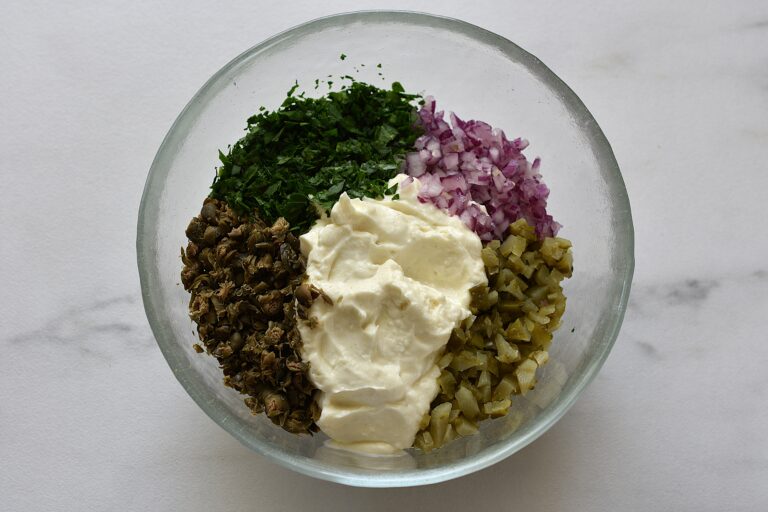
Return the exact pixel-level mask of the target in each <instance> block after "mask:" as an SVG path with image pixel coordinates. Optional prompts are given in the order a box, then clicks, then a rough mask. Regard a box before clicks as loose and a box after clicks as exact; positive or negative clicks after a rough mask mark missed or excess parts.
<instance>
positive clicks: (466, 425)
mask: <svg viewBox="0 0 768 512" xmlns="http://www.w3.org/2000/svg"><path fill="white" fill-rule="evenodd" d="M453 429H454V430H455V431H456V433H457V434H459V435H460V436H463V437H465V436H471V435H474V434H477V425H475V424H474V423H473V422H472V421H469V420H468V419H466V418H463V417H461V416H459V417H458V418H456V419H455V420H454V422H453Z"/></svg>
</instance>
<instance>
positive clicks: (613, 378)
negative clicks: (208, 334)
mask: <svg viewBox="0 0 768 512" xmlns="http://www.w3.org/2000/svg"><path fill="white" fill-rule="evenodd" d="M155 4H157V3H156V2H143V1H138V2H115V1H109V0H108V1H104V2H82V1H73V2H44V1H23V2H22V1H11V2H8V1H5V2H3V3H2V6H0V19H1V20H2V29H0V62H1V63H2V71H0V113H1V114H2V120H1V121H0V169H2V181H0V190H2V192H3V194H2V200H0V262H2V264H3V272H2V282H3V285H2V286H0V306H2V307H1V308H0V349H1V353H0V510H3V511H6V510H7V511H25V512H27V511H44V510H45V511H49V510H78V511H80V510H116V511H117V510H119V511H125V510H187V511H194V510H217V511H228V510H233V511H234V510H264V511H266V510H274V511H277V510H318V511H323V510H329V511H330V510H333V511H342V510H363V509H366V510H397V509H399V510H431V509H433V508H435V506H439V507H440V509H441V510H467V509H471V508H475V507H476V505H477V504H481V505H482V506H477V507H476V508H478V509H480V508H481V509H484V510H512V509H515V510H545V511H555V510H564V511H573V510H604V511H616V510H633V511H634V510H637V511H650V510H658V511H666V510H678V511H680V510H691V511H697V512H698V511H709V510H711V511H720V510H728V511H760V510H768V339H767V338H768V337H767V336H766V329H765V326H764V324H763V323H762V322H764V321H766V317H767V316H768V263H766V253H768V234H767V233H768V228H766V224H765V223H766V220H765V219H766V215H765V197H766V190H768V164H767V163H766V162H768V3H766V2H765V1H761V0H751V1H747V0H745V1H741V2H726V1H710V2H700V1H694V0H685V1H679V2H674V3H672V2H666V1H658V0H652V1H645V2H615V1H609V0H600V1H595V2H590V4H589V7H588V8H587V7H577V6H576V5H575V4H576V3H575V2H566V1H562V0H560V1H554V2H494V1H488V0H475V1H474V2H469V3H468V2H459V1H454V0H443V1H442V2H439V3H438V2H435V3H427V2H404V1H390V2H381V1H379V2H376V1H359V0H358V1H351V0H346V1H339V0H328V1H326V2H310V1H305V0H294V1H292V2H282V3H278V2H256V1H239V2H233V3H228V4H227V6H226V7H224V6H222V7H218V8H214V7H212V6H209V5H206V4H205V3H203V2H197V1H192V2H190V1H186V2H181V1H173V2H164V6H162V7H160V6H157V5H155ZM670 5H671V6H670ZM384 7H389V8H401V9H407V8H410V9H421V10H429V11H432V12H436V13H441V14H446V15H450V16H455V17H460V18H463V19H466V20H467V21H470V22H473V23H476V24H478V25H481V26H483V27H486V28H488V29H490V30H493V31H495V32H498V33H500V34H502V35H504V36H506V37H508V38H510V39H512V40H513V41H515V42H517V43H518V44H520V45H521V46H522V47H524V48H526V49H528V50H529V51H531V52H533V53H534V54H535V55H537V56H538V57H539V58H541V59H542V60H543V61H544V62H545V63H546V64H548V65H549V66H550V67H551V68H552V69H553V70H555V72H556V73H558V74H559V75H560V76H561V77H563V79H564V80H565V81H566V82H568V83H569V84H570V85H571V87H572V88H573V89H574V90H575V91H576V92H577V93H578V94H579V95H580V96H581V98H582V99H583V100H584V102H585V103H586V104H587V106H588V107H589V108H590V109H591V111H592V112H593V114H594V115H595V117H596V118H597V120H598V122H599V123H600V124H601V126H602V128H603V129H604V131H605V132H606V134H607V136H608V138H609V140H610V141H611V142H612V144H613V147H614V150H615V152H616V155H617V158H618V161H619V163H620V165H621V167H622V170H623V172H624V176H625V179H626V182H627V188H628V190H629V195H630V199H631V202H632V208H633V214H634V219H635V229H636V236H637V251H636V254H637V269H636V274H635V284H634V287H633V292H632V297H631V304H630V308H629V311H628V313H627V318H626V321H625V324H624V328H623V329H622V332H621V334H620V336H619V340H618V342H617V344H616V347H615V349H614V350H613V352H612V354H611V356H610V358H609V359H608V361H607V363H606V365H605V367H604V368H603V370H602V372H601V373H600V375H599V376H598V378H597V379H596V380H595V381H594V382H593V383H592V384H591V386H590V387H589V388H588V390H587V391H586V392H585V394H584V395H583V397H582V398H581V399H580V400H579V402H578V403H577V404H576V405H575V406H574V407H573V409H571V411H570V412H569V413H568V414H567V415H566V416H565V417H564V418H563V419H562V421H560V422H559V423H558V424H557V425H556V426H555V427H554V428H552V429H551V430H550V431H549V432H548V433H547V434H545V435H544V436H543V437H542V438H540V439H539V440H538V441H536V442H535V443H534V444H533V445H531V446H529V447H527V448H526V449H524V450H523V451H522V452H520V453H518V454H516V455H515V456H513V457H511V458H509V459H507V460H506V461H504V462H502V463H500V464H498V465H496V466H493V467H491V468H489V469H486V470H484V471H482V472H480V473H477V474H474V475H472V476H468V477H465V478H462V479H460V480H457V481H452V482H449V483H445V484H439V485H435V486H429V487H422V488H411V489H400V490H366V489H353V488H346V487H343V486H340V485H336V484H331V483H327V482H322V481H317V480H313V479H310V478H308V477H304V476H300V475H297V474H293V473H292V472H290V471H288V470H285V469H283V468H280V467H277V466H275V465H272V464H270V463H269V462H267V461H266V460H264V459H262V458H260V457H259V456H257V455H255V454H253V453H250V452H249V451H247V450H246V449H244V448H243V447H241V446H240V445H239V444H238V443H237V442H236V441H235V440H234V439H232V438H231V437H230V436H229V435H228V434H227V433H226V432H224V431H223V430H222V429H220V428H219V427H217V426H216V425H215V424H214V423H213V422H212V421H211V420H209V419H208V418H207V417H206V416H205V415H204V414H203V413H202V412H201V411H200V410H199V409H198V408H197V406H196V405H195V404H194V403H193V402H192V400H191V399H190V398H188V396H187V395H186V394H185V392H184V391H183V390H182V388H181V386H180V385H179V384H178V383H177V382H176V381H175V379H174V378H173V376H172V374H171V372H170V371H169V370H168V368H167V366H166V363H165V361H164V360H163V358H162V356H161V354H160V352H159V350H158V349H157V346H156V345H155V343H154V340H153V338H152V335H151V333H150V330H149V328H148V326H147V322H146V320H145V317H144V313H143V310H142V307H141V302H140V295H139V288H138V277H137V271H136V265H135V253H134V233H135V224H136V216H137V209H138V204H139V198H140V195H141V190H142V186H143V184H144V179H145V176H146V172H147V169H148V167H149V164H150V162H151V160H152V158H153V156H154V153H155V150H156V149H157V147H158V145H159V143H160V141H161V139H162V137H163V135H164V134H165V132H166V130H167V129H168V128H169V127H170V125H171V123H172V122H173V119H174V118H175V116H176V115H177V113H178V112H179V111H180V109H181V108H182V107H183V106H184V104H185V103H186V102H187V100H188V99H189V98H190V97H191V95H192V94H193V93H194V92H195V91H196V90H197V88H198V87H199V86H200V85H201V84H202V83H203V81H205V80H206V79H207V78H208V77H209V76H210V75H211V74H212V73H213V72H214V71H215V70H217V69H218V68H219V67H220V66H221V65H223V64H224V63H225V62H227V61H228V60H229V59H230V58H232V57H233V56H234V55H236V54H237V53H239V52H240V51H241V50H243V49H244V48H247V47H249V46H251V45H252V44H254V43H255V42H257V41H260V40H262V39H264V38H266V37H267V36H269V35H271V34H273V33H275V32H277V31H279V30H283V29H285V28H288V27H290V26H292V25H295V24H297V23H299V22H302V21H305V20H307V19H310V18H313V17H317V16H320V15H324V14H330V13H333V12H340V11H347V10H354V9H360V8H384Z"/></svg>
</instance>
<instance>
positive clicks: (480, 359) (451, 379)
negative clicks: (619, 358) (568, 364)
mask: <svg viewBox="0 0 768 512" xmlns="http://www.w3.org/2000/svg"><path fill="white" fill-rule="evenodd" d="M481 256H482V259H483V263H484V265H485V267H486V268H485V271H486V275H487V277H488V284H487V285H480V286H476V287H474V288H472V289H471V290H470V310H471V312H472V315H470V316H469V317H468V318H466V319H465V320H463V321H462V322H461V323H460V324H459V325H458V326H457V327H456V328H455V329H454V330H453V332H452V334H451V337H450V340H449V342H448V345H447V347H446V352H445V354H443V355H442V356H441V357H440V358H438V360H437V366H438V367H439V368H440V370H441V373H440V376H439V377H438V385H439V387H440V392H439V393H438V395H437V397H436V398H435V400H434V401H433V402H432V404H431V405H432V406H431V412H430V413H429V414H427V415H426V416H425V418H424V420H423V421H422V424H421V425H420V429H421V430H420V432H419V433H418V434H417V436H416V439H415V441H414V446H415V447H417V448H420V449H422V450H424V451H429V450H433V449H435V448H439V447H440V446H442V445H444V444H445V443H447V442H449V441H451V440H452V439H454V438H456V437H460V436H468V435H472V434H474V433H476V432H477V430H478V427H477V422H478V421H482V420H484V419H488V418H496V417H499V416H504V415H506V414H507V413H508V411H509V410H510V407H511V405H512V400H513V398H512V397H514V396H515V395H520V394H523V395H524V394H526V393H527V392H528V391H530V390H531V389H533V388H534V386H535V385H536V372H537V369H538V368H539V367H540V366H543V365H545V364H547V361H548V360H549V354H548V352H547V350H548V349H549V345H550V344H551V342H552V333H553V332H554V331H555V330H556V329H557V328H558V327H559V326H560V324H561V318H562V316H563V313H564V311H565V303H566V300H565V296H564V295H563V289H562V287H561V282H562V281H563V279H565V278H566V277H570V276H571V274H572V271H573V255H572V252H571V243H570V242H569V241H568V240H565V239H562V238H544V239H539V238H538V237H537V235H536V231H535V229H534V228H533V227H532V226H531V225H529V224H528V223H527V222H526V221H525V220H524V219H519V220H517V221H516V222H514V223H513V224H511V225H510V226H509V228H508V235H507V236H506V238H505V239H504V240H503V241H501V240H493V241H491V242H489V243H487V244H486V245H485V247H484V248H483V249H482V253H481ZM542 391H545V390H544V388H542ZM539 394H540V393H537V394H536V395H535V396H538V395H539ZM518 414H519V413H518Z"/></svg>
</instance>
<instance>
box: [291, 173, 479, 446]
mask: <svg viewBox="0 0 768 512" xmlns="http://www.w3.org/2000/svg"><path fill="white" fill-rule="evenodd" d="M404 178H405V176H404V175H400V176H398V177H396V178H395V179H394V180H393V181H392V182H391V183H400V182H401V181H402V180H403V179H404ZM419 187H420V184H419V182H418V180H415V181H414V182H413V183H412V184H411V185H408V186H406V187H403V188H401V190H399V195H400V199H399V200H391V199H390V198H385V199H383V200H372V199H363V200H360V199H350V198H349V197H348V196H347V195H346V194H343V195H342V196H341V198H340V199H339V201H338V203H336V205H335V206H334V207H333V209H332V211H331V214H330V216H329V217H327V218H323V219H320V220H319V221H318V222H317V223H316V224H315V226H313V228H312V229H311V230H310V231H309V232H308V233H307V234H305V235H303V236H302V237H301V250H302V253H304V255H305V256H306V257H307V275H308V279H309V282H310V283H312V284H314V285H315V286H317V287H319V288H321V289H322V290H323V291H324V292H325V293H326V294H328V295H329V296H330V297H331V299H332V300H333V303H334V304H333V305H332V306H329V305H328V304H326V303H325V302H324V301H322V300H318V301H315V302H314V304H313V305H312V307H311V309H310V314H311V315H312V316H314V317H316V318H317V320H318V323H317V325H316V327H314V328H309V326H307V325H301V326H300V329H301V335H302V338H303V342H304V348H303V353H302V358H303V359H304V360H305V361H309V363H310V378H311V379H312V381H313V382H314V384H315V385H316V386H317V387H318V389H320V391H322V393H321V395H320V405H321V406H322V414H321V416H320V419H319V421H318V422H317V423H318V426H319V427H320V428H321V429H322V430H323V432H325V433H326V434H327V435H328V436H329V437H331V438H332V439H333V440H334V441H335V442H336V443H338V444H340V445H343V446H344V447H346V448H348V449H353V450H359V451H364V452H370V453H392V452H394V451H397V450H399V449H403V448H408V447H410V446H411V445H412V444H413V439H414V437H415V435H416V433H417V431H418V429H419V423H420V421H421V419H422V417H423V416H424V414H426V413H427V412H428V411H429V404H430V402H431V401H432V400H433V399H434V397H435V396H436V395H437V391H438V385H437V377H438V376H439V374H440V370H439V369H438V368H437V366H436V365H435V362H436V359H437V357H438V355H439V354H440V352H441V350H442V349H443V347H444V346H445V344H446V343H447V342H448V338H449V337H450V334H451V330H452V329H453V328H454V327H455V326H456V324H457V323H458V322H459V321H461V320H462V319H463V318H465V317H467V316H468V315H469V314H470V312H469V308H468V306H469V300H470V296H469V289H470V288H472V287H473V286H475V285H477V284H480V283H485V282H486V277H485V272H484V268H483V263H482V259H481V257H480V250H481V248H482V247H481V243H480V239H479V238H478V237H477V235H476V234H475V233H473V232H472V231H470V230H469V229H468V228H467V227H466V226H465V225H464V224H463V223H462V222H461V221H460V220H459V219H458V218H456V217H450V216H449V215H447V214H446V213H444V212H442V211H441V210H439V209H437V208H436V207H435V206H433V205H432V204H422V203H420V202H419V200H418V199H417V198H416V195H417V193H418V189H419Z"/></svg>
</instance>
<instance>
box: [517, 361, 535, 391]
mask: <svg viewBox="0 0 768 512" xmlns="http://www.w3.org/2000/svg"><path fill="white" fill-rule="evenodd" d="M538 367H539V365H537V364H536V361H533V360H531V359H526V360H525V361H523V362H522V363H520V366H518V367H517V370H515V377H517V384H518V386H520V393H521V394H523V395H525V394H526V393H527V392H528V391H530V390H531V389H533V386H534V385H535V383H536V369H537V368H538Z"/></svg>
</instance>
